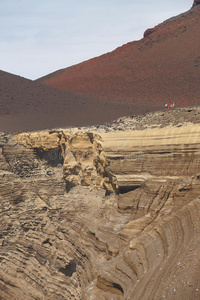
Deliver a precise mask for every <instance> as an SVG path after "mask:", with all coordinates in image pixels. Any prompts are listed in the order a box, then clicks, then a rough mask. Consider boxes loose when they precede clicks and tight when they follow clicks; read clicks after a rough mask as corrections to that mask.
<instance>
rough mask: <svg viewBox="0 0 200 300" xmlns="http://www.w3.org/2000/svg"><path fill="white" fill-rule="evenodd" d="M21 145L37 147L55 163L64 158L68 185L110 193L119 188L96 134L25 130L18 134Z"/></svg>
mask: <svg viewBox="0 0 200 300" xmlns="http://www.w3.org/2000/svg"><path fill="white" fill-rule="evenodd" d="M14 139H15V140H16V141H17V142H18V143H19V144H21V145H24V146H26V147H28V148H33V149H37V150H38V151H39V152H40V153H41V155H42V156H44V155H45V153H46V156H47V157H48V159H49V160H51V161H53V163H54V164H55V163H58V162H59V160H62V158H63V177H64V179H65V181H66V182H67V186H68V188H70V187H73V186H76V185H81V186H87V187H90V188H93V187H95V188H98V189H99V188H104V189H105V190H106V191H107V192H108V193H110V192H113V191H117V182H116V179H115V178H114V176H113V175H112V174H111V172H108V171H107V167H108V163H107V161H106V159H105V156H104V152H103V149H102V146H101V144H100V143H99V141H100V136H97V135H95V134H93V133H81V132H77V133H75V134H71V133H70V132H67V131H65V132H64V131H43V132H39V133H38V132H36V133H34V132H33V133H22V134H18V135H16V136H15V137H14Z"/></svg>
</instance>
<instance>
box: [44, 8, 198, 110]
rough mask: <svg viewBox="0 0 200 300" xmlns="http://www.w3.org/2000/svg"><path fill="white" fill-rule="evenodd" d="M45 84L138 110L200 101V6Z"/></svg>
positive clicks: (62, 71) (62, 72) (59, 74)
mask: <svg viewBox="0 0 200 300" xmlns="http://www.w3.org/2000/svg"><path fill="white" fill-rule="evenodd" d="M39 82H41V83H44V84H45V85H48V86H52V87H55V88H58V89H61V90H65V91H70V92H73V93H76V94H79V95H82V96H87V97H91V98H96V99H103V100H106V101H114V102H121V103H134V104H135V105H136V107H137V108H136V110H135V112H138V110H139V111H140V112H142V108H143V109H144V108H146V110H154V109H160V108H163V107H164V104H165V103H167V102H168V103H171V102H173V101H174V102H175V103H176V106H184V105H193V104H199V103H200V5H197V6H195V7H193V8H192V9H191V10H189V11H188V12H186V13H183V14H181V15H179V16H177V17H174V18H171V19H169V20H167V21H165V22H163V23H162V24H160V25H158V26H156V27H155V28H153V29H150V30H147V31H146V32H145V37H144V38H143V39H142V40H140V41H136V42H131V43H128V44H126V45H124V46H122V47H120V48H117V49H116V50H114V51H113V52H111V53H107V54H105V55H102V56H100V57H97V58H94V59H91V60H89V61H85V62H83V63H81V64H78V65H75V66H72V67H69V68H66V69H63V70H60V71H57V72H55V73H52V74H50V75H48V76H45V77H43V78H40V79H39Z"/></svg>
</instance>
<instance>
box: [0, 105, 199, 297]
mask: <svg viewBox="0 0 200 300" xmlns="http://www.w3.org/2000/svg"><path fill="white" fill-rule="evenodd" d="M189 110H190V108H187V109H186V108H185V109H184V110H183V114H185V115H189V116H190V119H189V117H188V119H187V123H181V114H180V111H179V114H178V112H177V114H178V115H179V119H178V117H176V112H175V111H173V112H172V111H170V112H168V111H167V112H165V117H164V119H165V118H166V122H169V120H170V119H168V114H170V113H171V115H174V121H173V117H171V122H170V124H167V125H166V124H165V123H163V124H162V125H163V126H159V125H158V124H157V126H155V125H156V122H157V121H158V120H159V118H161V117H163V116H161V115H160V114H161V113H156V114H155V115H154V116H155V118H154V124H153V122H152V124H151V125H152V126H150V124H149V126H148V122H147V121H148V120H149V119H151V117H152V115H151V114H148V115H146V116H143V117H141V118H139V117H137V118H139V119H137V122H133V119H134V118H132V117H130V118H127V119H125V118H124V119H121V120H118V123H117V124H116V123H113V127H112V126H111V125H110V127H109V126H108V127H107V130H106V126H104V127H103V128H96V131H95V130H94V128H93V127H92V128H87V130H88V132H85V129H84V128H82V131H80V129H78V128H77V129H71V130H70V129H68V130H64V129H63V130H62V131H61V130H51V131H42V132H34V133H22V134H19V135H17V136H14V137H13V136H12V135H7V134H1V140H0V150H1V151H0V166H1V167H0V177H1V181H0V199H1V210H0V215H1V236H0V243H1V246H0V265H1V268H0V286H1V288H0V291H1V292H0V296H1V298H2V299H6V300H7V299H8V300H9V299H13V298H14V299H22V298H25V299H55V298H56V299H83V300H84V299H116V300H119V299H138V300H139V299H148V300H149V299H162V298H163V299H183V300H184V299H185V300H186V299H189V298H191V299H199V298H198V297H199V294H198V291H199V282H198V278H199V260H198V257H199V255H200V253H199V252H200V251H199V243H200V239H199V232H200V225H199V224H200V222H199V218H200V215H199V213H200V200H199V190H200V181H199V178H200V174H199V161H200V151H199V146H200V125H199V124H198V123H199V122H198V118H197V121H196V124H194V123H192V122H191V121H192V117H191V114H192V116H193V115H194V114H195V108H193V109H192V111H191V112H189ZM196 114H197V116H198V108H197V109H196ZM185 115H184V116H185ZM145 118H146V119H145ZM156 118H158V119H157V121H156ZM189 121H190V122H189ZM131 122H132V124H133V123H134V124H135V126H137V127H138V129H139V130H135V129H134V130H133V129H132V130H128V128H127V130H122V127H123V124H124V126H126V125H127V124H129V125H130V124H131ZM173 122H177V124H173ZM139 124H140V125H139ZM116 126H117V127H118V126H121V127H120V128H121V129H119V130H117V127H116ZM130 126H131V125H130ZM154 126H155V127H154ZM124 128H125V127H124ZM129 129H130V128H129ZM89 132H90V133H89ZM74 166H75V169H77V168H78V172H77V173H76V174H75V175H74V174H72V172H71V170H72V169H73V167H74ZM86 170H87V172H89V173H87V176H86V175H85V173H84V172H85V171H86ZM99 170H100V172H99ZM108 174H111V175H112V176H111V177H110V176H108ZM86 177H87V180H89V181H87V182H86V181H85V178H86ZM108 178H109V180H108ZM82 179H83V180H82ZM116 179H117V185H118V188H117V189H116V188H113V182H114V183H115V180H116ZM102 181H103V182H106V184H107V185H106V184H101V182H102ZM69 183H73V184H69ZM108 186H109V189H108ZM111 187H112V188H111ZM106 190H107V192H106Z"/></svg>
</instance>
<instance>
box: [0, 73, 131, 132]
mask: <svg viewBox="0 0 200 300" xmlns="http://www.w3.org/2000/svg"><path fill="white" fill-rule="evenodd" d="M134 110H135V106H134V105H132V104H131V105H127V104H120V103H119V104H115V105H113V104H112V103H107V102H105V101H102V100H98V99H91V98H88V97H82V96H78V95H75V94H71V93H69V92H64V91H60V90H57V89H55V88H51V87H47V86H45V85H43V84H40V83H37V82H34V81H31V80H28V79H25V78H22V77H20V76H16V75H12V74H9V73H6V72H3V71H0V131H6V132H19V131H27V130H42V129H47V128H55V127H66V126H83V125H92V124H102V123H104V122H107V121H111V120H113V119H115V118H118V117H120V116H123V115H129V114H130V113H134Z"/></svg>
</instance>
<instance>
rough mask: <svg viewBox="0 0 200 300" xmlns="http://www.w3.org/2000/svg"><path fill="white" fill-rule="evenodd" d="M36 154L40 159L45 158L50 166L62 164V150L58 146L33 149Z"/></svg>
mask: <svg viewBox="0 0 200 300" xmlns="http://www.w3.org/2000/svg"><path fill="white" fill-rule="evenodd" d="M35 152H36V155H37V157H38V158H39V159H40V160H45V161H46V162H47V163H48V164H49V165H51V166H52V167H57V166H58V165H60V164H61V165H63V162H64V159H63V156H62V151H61V150H60V149H58V148H54V149H51V150H46V151H45V150H43V149H38V148H36V149H35Z"/></svg>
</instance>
